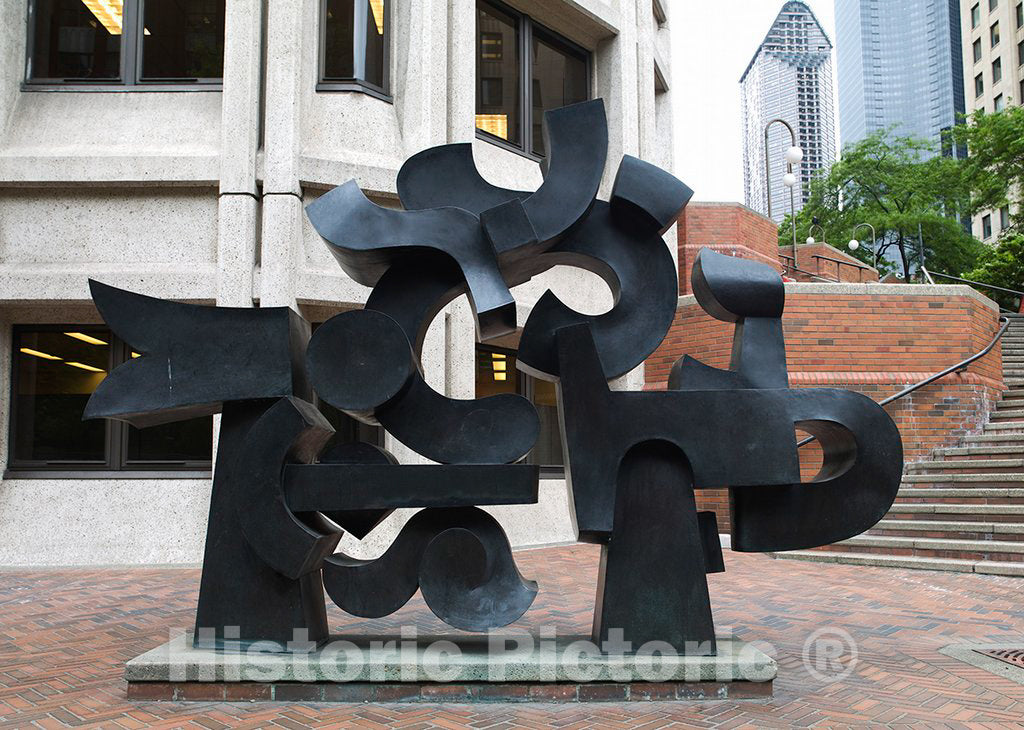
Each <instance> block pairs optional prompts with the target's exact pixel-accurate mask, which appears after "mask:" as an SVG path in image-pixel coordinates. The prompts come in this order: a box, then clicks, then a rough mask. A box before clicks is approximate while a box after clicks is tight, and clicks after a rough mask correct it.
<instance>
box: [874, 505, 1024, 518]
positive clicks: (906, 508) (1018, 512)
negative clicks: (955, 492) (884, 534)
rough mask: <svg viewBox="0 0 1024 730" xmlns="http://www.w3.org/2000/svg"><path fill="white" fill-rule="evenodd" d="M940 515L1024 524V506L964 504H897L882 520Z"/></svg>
mask: <svg viewBox="0 0 1024 730" xmlns="http://www.w3.org/2000/svg"><path fill="white" fill-rule="evenodd" d="M897 513H898V514H928V515H931V514H940V515H965V516H968V517H970V518H971V519H972V520H975V519H977V520H984V519H985V518H991V517H994V516H1000V517H1010V518H1013V517H1017V518H1020V519H1019V520H1013V519H1008V520H1005V521H1006V522H1015V521H1020V522H1024V504H1010V503H1008V504H964V503H962V502H948V503H947V502H897V503H895V504H894V505H893V506H892V507H890V508H889V514H887V515H886V516H885V517H884V518H883V519H886V520H888V519H899V518H897V517H895V515H896V514H897Z"/></svg>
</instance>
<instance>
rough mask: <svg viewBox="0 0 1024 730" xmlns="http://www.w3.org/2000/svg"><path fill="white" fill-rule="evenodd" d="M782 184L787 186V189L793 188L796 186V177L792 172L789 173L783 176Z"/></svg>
mask: <svg viewBox="0 0 1024 730" xmlns="http://www.w3.org/2000/svg"><path fill="white" fill-rule="evenodd" d="M782 184H783V185H785V186H786V187H787V188H791V187H793V186H794V185H796V175H794V174H793V173H791V172H787V173H786V174H785V175H783V176H782Z"/></svg>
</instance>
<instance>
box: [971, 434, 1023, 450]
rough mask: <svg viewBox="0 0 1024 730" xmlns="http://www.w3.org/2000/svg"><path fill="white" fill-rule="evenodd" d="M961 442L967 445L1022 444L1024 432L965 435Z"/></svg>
mask: <svg viewBox="0 0 1024 730" xmlns="http://www.w3.org/2000/svg"><path fill="white" fill-rule="evenodd" d="M963 442H964V444H965V445H966V446H968V447H971V446H973V445H975V444H984V445H985V446H1009V445H1014V444H1024V433H979V434H973V435H971V436H965V437H964V441H963Z"/></svg>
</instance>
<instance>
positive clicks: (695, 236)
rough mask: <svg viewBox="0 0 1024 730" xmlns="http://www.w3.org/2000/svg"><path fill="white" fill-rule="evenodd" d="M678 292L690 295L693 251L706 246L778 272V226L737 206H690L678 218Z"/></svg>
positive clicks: (747, 209) (737, 204) (722, 204)
mask: <svg viewBox="0 0 1024 730" xmlns="http://www.w3.org/2000/svg"><path fill="white" fill-rule="evenodd" d="M676 230H677V235H678V242H679V290H680V292H681V293H683V294H688V293H689V292H690V272H691V271H692V270H693V262H694V259H696V258H697V252H698V251H699V250H700V249H701V248H703V247H705V246H706V247H708V248H711V249H713V250H715V251H717V252H719V253H724V254H727V255H730V256H740V257H742V258H749V259H754V260H756V261H763V262H764V263H766V264H769V265H771V266H773V267H775V268H776V270H778V271H782V265H781V264H780V263H779V258H778V249H779V243H778V241H779V236H778V227H777V226H776V225H775V222H774V221H772V220H771V219H770V218H766V217H764V216H763V215H761V214H760V213H755V212H754V211H752V210H750V209H749V208H747V207H745V206H743V205H740V204H739V203H690V204H689V205H687V206H686V208H685V209H684V210H683V214H682V215H681V216H680V217H679V225H678V227H677V228H676Z"/></svg>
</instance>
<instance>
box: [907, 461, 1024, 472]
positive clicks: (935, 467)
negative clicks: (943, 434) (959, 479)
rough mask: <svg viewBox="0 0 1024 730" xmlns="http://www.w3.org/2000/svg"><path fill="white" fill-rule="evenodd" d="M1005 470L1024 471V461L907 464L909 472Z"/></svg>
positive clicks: (922, 462) (921, 462) (920, 462)
mask: <svg viewBox="0 0 1024 730" xmlns="http://www.w3.org/2000/svg"><path fill="white" fill-rule="evenodd" d="M1000 469H1005V470H1007V471H1018V470H1020V469H1024V459H943V460H941V461H916V462H914V463H913V464H907V471H909V472H963V471H965V470H970V471H974V472H976V473H979V474H981V473H988V472H994V471H999V470H1000Z"/></svg>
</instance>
